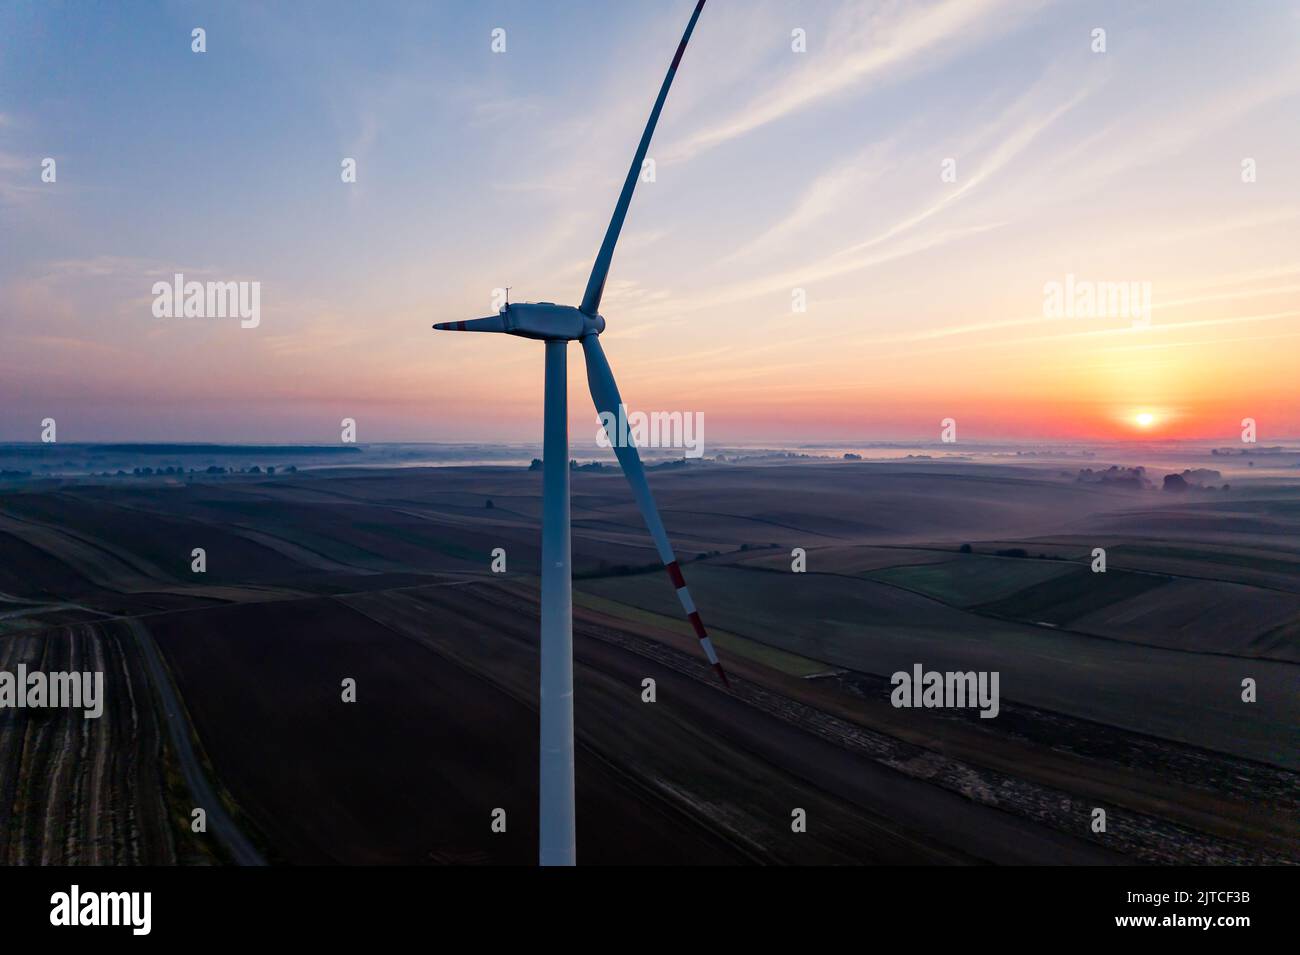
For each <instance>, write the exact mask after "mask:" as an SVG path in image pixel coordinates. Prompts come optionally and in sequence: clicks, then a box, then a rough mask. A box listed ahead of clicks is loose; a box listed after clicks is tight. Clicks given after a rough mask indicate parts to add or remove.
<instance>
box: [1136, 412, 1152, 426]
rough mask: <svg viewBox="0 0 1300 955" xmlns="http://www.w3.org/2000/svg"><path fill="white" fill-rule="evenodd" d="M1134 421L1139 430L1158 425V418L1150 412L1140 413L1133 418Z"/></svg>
mask: <svg viewBox="0 0 1300 955" xmlns="http://www.w3.org/2000/svg"><path fill="white" fill-rule="evenodd" d="M1133 421H1134V422H1135V423H1136V424H1137V426H1138V427H1139V428H1150V427H1151V426H1152V425H1154V424H1155V423H1156V416H1155V415H1153V414H1152V413H1151V412H1150V411H1140V412H1138V413H1137V414H1136V415H1134V416H1133Z"/></svg>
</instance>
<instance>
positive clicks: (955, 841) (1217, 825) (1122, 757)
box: [0, 464, 1300, 864]
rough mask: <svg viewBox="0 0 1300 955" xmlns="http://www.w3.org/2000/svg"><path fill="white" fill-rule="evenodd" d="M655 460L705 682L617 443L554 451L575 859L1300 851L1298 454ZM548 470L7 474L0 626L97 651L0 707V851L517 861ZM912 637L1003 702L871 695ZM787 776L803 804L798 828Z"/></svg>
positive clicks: (530, 842)
mask: <svg viewBox="0 0 1300 955" xmlns="http://www.w3.org/2000/svg"><path fill="white" fill-rule="evenodd" d="M651 479H652V483H653V485H654V489H655V493H656V496H657V497H658V500H659V503H660V506H661V509H662V511H663V514H664V520H665V523H666V525H667V527H668V531H669V534H670V535H671V536H672V537H673V540H674V542H675V543H676V545H677V547H678V555H679V559H680V560H681V563H682V569H683V571H684V573H685V576H686V579H687V581H688V582H689V584H690V587H691V591H692V594H693V597H694V600H695V603H696V605H697V606H698V607H699V608H700V611H701V613H702V614H703V616H704V619H705V621H706V622H707V623H708V625H709V627H710V629H711V632H712V634H713V637H714V640H715V643H716V645H717V647H718V650H719V653H720V654H721V655H722V657H723V659H724V662H725V663H726V666H727V668H728V670H729V672H730V673H731V675H732V686H731V688H730V689H729V690H724V689H722V688H721V687H720V686H718V685H717V683H716V681H715V680H714V678H713V676H712V675H711V674H710V672H709V671H708V669H707V668H706V667H704V666H703V665H702V663H701V658H700V656H699V651H698V647H697V645H696V641H695V637H694V634H693V631H692V628H691V626H690V624H689V623H688V622H687V621H686V620H685V619H684V617H683V615H682V613H681V608H680V606H679V605H678V602H677V599H676V597H675V595H674V593H673V588H672V587H671V585H670V584H669V581H668V580H667V578H666V576H665V574H664V573H663V570H662V569H661V568H660V567H659V565H658V561H657V558H656V554H655V551H654V548H653V546H652V545H651V544H650V541H649V539H648V537H647V535H646V533H645V531H644V528H643V526H642V525H641V524H640V519H639V516H638V515H637V512H636V510H635V507H634V505H633V503H632V501H631V499H630V496H629V495H628V494H627V492H626V487H625V485H624V483H623V482H622V479H621V477H619V476H618V475H617V474H615V473H611V472H609V471H608V470H606V471H586V472H575V473H574V474H573V537H574V539H573V558H574V559H573V563H574V570H575V581H574V608H575V680H576V696H575V699H576V724H577V725H576V733H577V739H578V758H577V759H578V761H577V773H578V793H579V795H578V820H579V830H580V833H581V836H580V846H581V848H580V854H579V859H580V861H585V862H607V863H623V862H659V863H685V862H717V863H748V862H782V863H850V862H859V863H871V862H875V863H941V864H963V863H975V862H1026V863H1057V862H1063V861H1068V862H1081V863H1112V862H1122V861H1143V862H1155V863H1164V862H1206V861H1227V862H1246V861H1266V862H1267V861H1281V860H1290V861H1296V860H1298V859H1300V833H1297V827H1296V818H1297V797H1296V793H1297V792H1300V787H1297V786H1296V782H1297V779H1298V778H1300V777H1297V770H1300V747H1298V746H1297V743H1298V742H1300V733H1298V732H1297V726H1298V725H1300V702H1298V695H1297V694H1296V693H1295V687H1296V685H1297V684H1296V678H1297V659H1298V656H1297V653H1296V647H1297V643H1298V642H1300V641H1298V639H1297V635H1298V634H1300V586H1298V585H1297V583H1296V581H1297V577H1296V575H1294V574H1293V573H1292V570H1293V568H1295V567H1300V545H1296V544H1295V540H1296V538H1295V536H1294V535H1292V536H1287V535H1288V533H1289V531H1290V530H1293V529H1294V526H1295V521H1296V515H1295V511H1294V509H1292V508H1291V507H1290V502H1292V500H1293V494H1294V492H1293V491H1292V490H1291V489H1289V488H1287V487H1278V488H1272V489H1269V488H1259V489H1255V490H1253V491H1250V492H1249V493H1248V495H1247V494H1246V492H1243V497H1242V498H1241V499H1238V500H1227V501H1224V500H1217V501H1216V502H1215V506H1213V507H1199V506H1190V505H1189V503H1188V502H1187V501H1186V500H1181V501H1178V502H1176V503H1175V504H1166V502H1165V501H1164V500H1162V499H1161V498H1160V497H1159V496H1158V494H1157V495H1155V496H1150V495H1148V496H1146V497H1143V496H1142V495H1140V494H1136V493H1128V492H1125V493H1117V492H1108V491H1104V490H1100V489H1098V488H1096V487H1092V486H1084V485H1077V484H1074V483H1071V482H1068V481H1064V480H1062V479H1061V476H1060V474H1059V472H1057V471H1047V470H1044V471H1042V472H1039V471H1035V470H1034V469H1033V468H1030V467H1023V466H1015V467H1009V466H1000V465H998V466H977V465H952V464H948V465H937V464H936V465H930V466H912V465H865V464H864V465H861V466H825V465H818V464H787V465H775V466H751V467H743V466H735V467H717V468H714V467H705V468H700V469H692V468H685V469H674V470H671V471H664V472H653V471H652V476H651ZM539 491H540V480H539V476H538V475H537V474H536V473H535V472H530V471H527V470H526V469H523V468H514V469H511V468H500V467H495V468H445V469H404V470H392V471H356V470H347V469H334V470H321V471H316V472H299V473H297V474H286V475H276V476H274V477H268V476H261V477H256V478H253V477H243V476H238V477H235V476H228V477H225V478H213V479H203V478H198V479H195V478H187V479H186V480H184V481H177V480H130V479H127V480H115V479H107V480H97V479H88V478H83V479H76V480H63V481H39V482H37V481H33V482H30V483H28V484H26V485H23V486H21V487H17V488H10V489H8V490H6V491H5V492H4V493H3V495H2V496H0V652H3V653H5V654H6V656H5V657H4V658H3V659H5V660H6V661H10V662H12V661H15V660H18V659H24V660H40V659H45V660H48V661H51V662H55V661H58V660H61V659H64V658H65V657H66V654H68V653H72V654H73V655H74V656H76V657H78V658H80V657H81V656H82V655H86V654H89V655H91V656H93V657H95V658H102V659H104V660H106V661H111V665H109V669H110V670H111V671H112V672H113V673H114V674H116V675H115V676H114V677H113V683H112V692H111V703H112V706H111V708H110V710H109V715H108V717H106V718H105V720H104V721H103V722H102V723H98V724H94V725H89V726H81V725H80V723H79V721H77V720H72V721H70V722H68V721H63V722H59V723H56V724H50V725H49V726H44V725H42V724H38V723H33V722H32V721H31V718H30V717H29V716H23V717H21V718H20V719H16V718H15V715H14V713H13V712H12V711H5V712H3V713H0V758H2V759H3V767H2V768H5V769H6V770H7V771H6V772H4V773H3V774H0V783H2V785H0V838H3V839H5V840H7V841H4V842H0V847H3V852H4V853H5V855H6V856H7V857H8V858H9V859H11V860H12V859H24V860H29V859H34V858H49V859H51V860H58V859H66V860H68V861H74V862H85V861H91V860H112V861H127V862H131V861H139V862H144V861H149V860H159V861H174V862H183V863H203V864H210V863H223V862H230V861H245V862H247V861H250V860H260V861H268V862H272V863H485V864H486V863H530V862H532V861H533V860H534V859H535V853H536V834H537V822H536V768H537V699H536V692H537V690H536V684H537V613H538V606H537V585H536V574H537V569H538V568H537V561H538V525H537V521H538V511H539V508H538V494H539ZM1235 493H1236V492H1234V494H1235ZM1170 511H1172V512H1174V513H1176V514H1178V515H1184V516H1186V515H1190V518H1189V520H1190V521H1191V522H1192V526H1195V527H1196V528H1199V532H1198V533H1196V534H1192V533H1189V532H1188V531H1187V525H1184V524H1181V523H1179V521H1178V520H1171V519H1170V518H1169V514H1168V513H1167V512H1170ZM1170 529H1173V531H1175V532H1174V533H1169V534H1166V533H1165V531H1169V530H1170ZM1239 533H1242V534H1244V535H1245V537H1244V538H1243V539H1240V540H1238V539H1237V535H1238V534H1239ZM1094 544H1095V545H1096V546H1104V547H1106V548H1107V549H1108V556H1109V559H1110V566H1109V567H1108V569H1107V572H1106V573H1105V574H1095V573H1093V572H1092V571H1091V570H1090V568H1089V557H1088V555H1089V553H1090V551H1091V549H1092V546H1094ZM963 545H965V546H963ZM196 547H199V548H202V549H203V550H204V552H205V558H206V571H205V572H203V573H196V572H195V571H194V570H193V567H192V550H193V549H194V548H196ZM498 548H500V549H501V550H502V551H503V552H504V553H505V555H506V567H505V568H504V572H502V573H494V572H493V569H492V562H493V556H492V555H493V551H494V550H496V549H498ZM796 548H800V549H802V550H803V551H804V553H805V556H806V568H805V570H804V572H799V573H796V572H794V570H793V569H792V563H793V555H792V551H794V550H795V549H796ZM1000 551H1001V552H1004V553H1003V554H1001V555H1000V554H999V552H1000ZM1008 554H1015V555H1017V556H1008ZM59 654H64V656H59ZM917 663H920V664H923V665H924V666H926V667H928V668H933V669H941V670H949V669H960V670H990V671H997V672H998V673H999V674H1000V693H1001V698H1002V699H1001V712H1000V714H999V716H998V717H997V718H996V719H991V720H981V719H979V718H978V716H977V715H976V714H975V713H974V711H967V712H961V711H958V712H954V711H943V710H937V711H929V710H907V709H898V708H895V707H894V706H892V705H890V696H889V690H890V685H889V682H888V678H889V676H890V675H891V674H892V673H893V672H895V671H897V670H910V669H911V667H912V666H913V665H914V664H917ZM5 665H6V666H8V665H10V664H9V663H6V664H5ZM1245 678H1249V679H1251V680H1254V681H1255V684H1256V686H1257V699H1256V701H1255V702H1251V703H1246V702H1243V700H1242V690H1241V684H1242V681H1243V679H1245ZM647 680H652V681H653V683H654V686H655V698H654V700H653V702H647V701H646V700H645V699H644V697H643V693H644V692H645V691H644V687H645V681H647ZM345 681H354V683H353V684H352V685H353V686H354V687H355V693H356V696H355V702H348V701H345V700H344V696H343V694H344V687H345ZM60 719H61V720H62V717H60ZM86 722H90V721H86ZM69 747H74V748H78V747H79V748H80V749H81V750H82V751H88V752H97V753H101V754H103V755H102V757H96V760H97V761H92V762H90V763H81V762H77V761H72V762H69V761H68V760H67V759H66V758H65V757H62V756H60V755H59V754H60V753H66V752H68V751H69V749H68V748H69ZM87 747H89V749H87ZM178 747H179V748H178ZM48 767H55V770H54V771H53V773H52V774H51V773H50V772H49V771H48ZM34 799H36V800H52V802H51V804H52V805H57V806H59V807H61V808H60V809H59V810H58V811H59V812H60V813H62V814H63V815H64V817H65V818H66V819H67V820H69V822H68V823H67V826H68V827H70V828H68V829H66V830H59V829H51V828H49V827H46V826H43V825H41V824H37V821H36V820H35V819H34V818H33V816H32V814H31V810H30V807H31V806H32V805H33V803H32V800H34ZM199 800H203V801H206V802H208V803H209V805H210V806H211V805H213V802H214V801H215V804H216V805H215V810H214V811H215V812H218V815H216V816H214V817H213V818H215V819H216V820H217V821H216V823H215V825H214V827H213V828H212V829H211V830H210V832H209V833H208V834H206V835H201V834H196V833H192V832H190V831H189V829H188V827H187V826H186V824H185V815H184V814H185V812H186V811H187V808H192V806H193V804H194V803H196V802H197V801H199ZM1096 804H1103V805H1107V806H1110V807H1112V809H1113V811H1114V812H1113V818H1114V825H1113V826H1112V827H1111V830H1110V832H1109V833H1108V834H1107V835H1106V836H1105V838H1101V837H1098V836H1097V835H1096V834H1094V833H1092V832H1091V831H1090V830H1089V827H1088V825H1087V818H1088V812H1089V807H1090V806H1092V805H1096ZM793 807H799V808H802V809H804V810H806V812H807V814H808V817H809V818H810V819H811V820H814V821H815V825H810V826H809V829H808V831H807V832H806V833H801V834H799V835H798V836H797V837H796V836H795V834H794V833H792V831H791V828H790V813H791V810H792V808H793ZM498 809H500V810H504V811H505V816H506V819H507V820H508V825H507V826H506V830H505V831H504V832H496V831H493V829H492V827H491V825H490V823H491V820H492V814H493V812H494V810H498ZM91 812H95V813H101V814H107V817H109V818H111V820H112V822H111V825H110V826H109V828H107V829H103V830H100V829H87V828H86V820H87V819H88V818H89V816H87V813H91ZM58 831H67V832H72V833H76V835H75V836H71V837H69V838H67V839H64V838H63V837H62V836H59V837H58V838H57V839H56V836H55V833H56V832H58ZM52 840H54V841H52Z"/></svg>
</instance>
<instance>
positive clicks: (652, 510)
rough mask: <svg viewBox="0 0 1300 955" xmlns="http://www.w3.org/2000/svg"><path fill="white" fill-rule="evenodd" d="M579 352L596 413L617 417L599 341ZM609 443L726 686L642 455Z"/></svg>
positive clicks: (618, 401)
mask: <svg viewBox="0 0 1300 955" xmlns="http://www.w3.org/2000/svg"><path fill="white" fill-rule="evenodd" d="M582 351H583V354H584V355H585V356H586V359H587V387H588V388H590V389H591V399H592V401H594V402H595V403H596V410H597V411H598V412H601V413H602V414H612V415H614V416H615V418H617V417H618V410H619V407H620V406H621V405H622V404H623V399H622V398H621V397H619V394H618V384H617V383H616V382H615V381H614V373H613V372H612V371H610V368H609V361H608V360H607V359H606V358H605V350H604V349H603V348H601V347H600V339H599V338H597V337H596V336H595V335H588V336H587V337H586V338H584V339H582ZM606 420H608V419H606ZM609 440H610V443H611V444H612V445H613V446H614V453H615V454H616V455H617V456H618V463H619V464H620V465H622V467H623V474H624V475H625V476H626V477H627V481H628V483H629V484H631V485H632V496H633V497H634V498H635V499H636V506H637V507H638V508H640V510H641V516H642V517H643V518H644V519H645V525H646V527H647V528H648V529H649V531H650V536H651V537H652V538H653V539H654V542H655V548H656V549H657V550H658V551H659V559H660V560H662V561H663V563H664V569H665V570H667V571H668V578H669V579H670V580H671V581H672V582H673V588H674V589H675V590H676V591H677V599H678V600H680V601H681V603H682V609H683V610H685V611H686V619H688V620H689V621H690V622H691V626H692V627H694V628H695V636H696V637H698V638H699V641H700V647H701V648H702V649H703V650H704V655H705V656H706V657H708V659H709V663H710V664H712V666H713V671H714V672H715V673H717V674H718V677H719V678H720V679H721V680H722V684H723V686H728V687H729V686H731V684H730V683H729V682H728V681H727V672H726V671H725V670H724V669H722V664H721V663H719V662H718V654H717V653H716V652H715V651H714V649H713V641H711V640H710V639H709V633H708V631H707V630H705V629H704V622H703V621H702V620H701V619H700V614H699V611H698V610H696V609H695V603H694V601H692V600H691V593H690V591H689V590H687V589H686V581H685V580H684V579H683V578H682V570H681V568H680V567H678V566H677V557H676V556H675V555H674V554H673V547H672V544H670V543H668V534H667V533H666V532H665V531H664V524H663V521H661V520H660V519H659V510H658V509H657V508H656V507H655V499H654V496H653V495H652V494H651V493H650V483H649V482H648V481H647V480H646V477H645V468H644V467H643V466H642V464H641V455H640V454H638V453H637V450H636V445H634V444H632V442H631V437H630V436H628V440H627V442H626V443H622V442H620V441H619V439H618V435H615V434H611V435H610V436H609Z"/></svg>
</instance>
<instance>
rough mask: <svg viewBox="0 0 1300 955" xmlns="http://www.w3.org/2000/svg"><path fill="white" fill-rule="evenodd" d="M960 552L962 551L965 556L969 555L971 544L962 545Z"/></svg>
mask: <svg viewBox="0 0 1300 955" xmlns="http://www.w3.org/2000/svg"><path fill="white" fill-rule="evenodd" d="M959 550H960V551H961V552H962V553H963V554H969V553H970V544H962V545H961V547H960V548H959Z"/></svg>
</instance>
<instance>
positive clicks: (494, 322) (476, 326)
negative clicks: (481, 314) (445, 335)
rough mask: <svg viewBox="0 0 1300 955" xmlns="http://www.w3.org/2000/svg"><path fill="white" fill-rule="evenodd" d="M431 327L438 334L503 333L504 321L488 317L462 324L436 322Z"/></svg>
mask: <svg viewBox="0 0 1300 955" xmlns="http://www.w3.org/2000/svg"><path fill="white" fill-rule="evenodd" d="M433 327H434V328H436V329H437V330H438V331H440V332H504V331H505V330H506V320H505V318H504V317H503V316H501V315H489V316H488V317H487V318H471V319H469V320H467V321H464V322H438V324H436V325H434V326H433Z"/></svg>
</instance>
